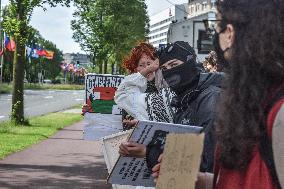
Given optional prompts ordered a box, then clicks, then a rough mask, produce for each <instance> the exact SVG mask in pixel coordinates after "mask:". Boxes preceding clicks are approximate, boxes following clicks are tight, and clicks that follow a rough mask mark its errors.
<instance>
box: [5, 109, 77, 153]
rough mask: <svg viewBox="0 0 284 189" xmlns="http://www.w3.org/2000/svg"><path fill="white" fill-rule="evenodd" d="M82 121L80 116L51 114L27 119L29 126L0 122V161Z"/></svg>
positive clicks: (59, 113)
mask: <svg viewBox="0 0 284 189" xmlns="http://www.w3.org/2000/svg"><path fill="white" fill-rule="evenodd" d="M80 120H82V116H81V115H80V114H71V113H70V114H69V113H68V114H66V113H61V112H58V113H51V114H47V115H43V116H39V117H34V118H30V119H29V123H30V125H29V126H15V125H14V124H13V123H12V122H10V121H7V122H0V159H3V158H4V157H6V156H7V155H9V154H11V153H13V152H17V151H20V150H23V149H25V148H27V147H29V146H31V145H33V144H36V143H38V142H40V141H42V140H44V139H47V138H48V137H49V136H51V135H53V134H55V133H56V132H57V131H58V130H60V129H62V128H64V127H65V126H68V125H70V124H73V123H76V122H78V121H80Z"/></svg>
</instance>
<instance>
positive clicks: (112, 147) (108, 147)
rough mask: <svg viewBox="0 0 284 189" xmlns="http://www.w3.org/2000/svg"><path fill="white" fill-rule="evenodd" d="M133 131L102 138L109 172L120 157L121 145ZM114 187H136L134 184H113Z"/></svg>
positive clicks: (116, 188)
mask: <svg viewBox="0 0 284 189" xmlns="http://www.w3.org/2000/svg"><path fill="white" fill-rule="evenodd" d="M130 134H131V131H125V132H119V133H116V134H113V135H109V136H106V137H104V138H102V151H103V155H104V159H105V162H106V165H107V169H108V173H110V172H111V170H112V168H113V166H114V165H115V163H116V161H117V159H118V157H119V153H118V150H119V145H120V144H121V143H122V142H125V141H127V139H128V137H129V136H130ZM112 188H113V189H135V187H134V186H121V185H115V184H113V185H112Z"/></svg>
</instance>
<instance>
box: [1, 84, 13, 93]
mask: <svg viewBox="0 0 284 189" xmlns="http://www.w3.org/2000/svg"><path fill="white" fill-rule="evenodd" d="M11 89H12V85H9V84H7V83H0V94H5V93H10V92H11Z"/></svg>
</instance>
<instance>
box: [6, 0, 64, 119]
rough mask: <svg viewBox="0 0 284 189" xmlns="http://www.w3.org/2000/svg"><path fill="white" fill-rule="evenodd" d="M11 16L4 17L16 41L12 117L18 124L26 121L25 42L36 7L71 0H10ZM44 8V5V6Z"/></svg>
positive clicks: (8, 31) (9, 10) (8, 30)
mask: <svg viewBox="0 0 284 189" xmlns="http://www.w3.org/2000/svg"><path fill="white" fill-rule="evenodd" d="M9 2H10V5H9V8H8V12H9V16H6V17H4V20H3V25H4V28H5V32H6V33H8V34H10V36H13V37H14V39H15V42H16V49H15V52H14V61H13V90H12V113H11V119H12V120H14V121H15V123H16V124H22V123H24V122H25V118H24V94H23V93H24V90H23V89H24V82H23V79H24V67H25V62H26V58H25V44H26V41H27V36H28V29H29V28H28V25H29V22H30V19H31V16H32V13H33V10H34V8H35V7H43V5H45V4H49V5H50V6H52V7H54V6H55V5H56V4H61V5H69V3H70V0H10V1H9ZM43 8H44V7H43Z"/></svg>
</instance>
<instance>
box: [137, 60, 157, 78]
mask: <svg viewBox="0 0 284 189" xmlns="http://www.w3.org/2000/svg"><path fill="white" fill-rule="evenodd" d="M158 69H159V59H156V60H155V61H154V62H153V63H151V64H150V65H148V66H146V67H145V68H144V69H142V70H141V71H140V73H141V75H143V76H144V77H146V78H147V79H148V81H151V80H153V79H154V77H155V74H154V72H155V71H156V70H158Z"/></svg>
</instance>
